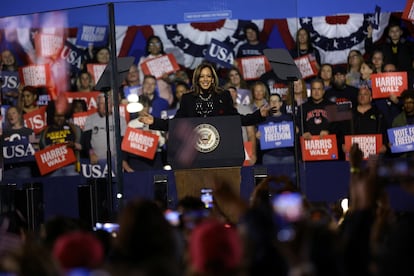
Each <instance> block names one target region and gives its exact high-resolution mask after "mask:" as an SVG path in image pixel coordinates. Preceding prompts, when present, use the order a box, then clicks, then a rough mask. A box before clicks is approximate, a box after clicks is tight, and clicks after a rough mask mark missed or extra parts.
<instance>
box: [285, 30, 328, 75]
mask: <svg viewBox="0 0 414 276" xmlns="http://www.w3.org/2000/svg"><path fill="white" fill-rule="evenodd" d="M295 43H296V44H295V47H294V48H293V49H292V50H290V51H289V52H290V55H291V56H292V58H293V59H296V58H299V57H302V56H306V55H311V56H312V57H314V58H315V60H316V69H317V70H318V71H319V68H320V64H321V55H320V53H319V51H318V50H317V49H316V48H315V47H313V46H312V41H311V37H310V34H309V31H308V30H307V29H305V28H300V29H299V30H298V31H297V32H296V40H295Z"/></svg>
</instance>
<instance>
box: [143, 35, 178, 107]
mask: <svg viewBox="0 0 414 276" xmlns="http://www.w3.org/2000/svg"><path fill="white" fill-rule="evenodd" d="M165 54H166V53H165V51H164V45H163V43H162V41H161V38H159V37H158V36H150V37H149V38H148V39H147V44H146V47H145V55H144V56H142V57H141V58H140V59H139V62H138V71H139V80H140V82H141V85H142V83H143V81H144V72H143V71H142V67H141V66H142V63H143V62H144V61H146V60H148V59H152V58H156V57H160V56H162V55H165ZM157 88H158V91H159V95H160V97H161V98H163V99H165V100H167V101H168V104H169V105H170V106H171V105H172V103H173V102H174V94H173V90H172V86H171V84H170V76H169V75H168V74H164V76H163V77H162V78H161V79H158V80H157Z"/></svg>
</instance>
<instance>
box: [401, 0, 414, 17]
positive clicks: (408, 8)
mask: <svg viewBox="0 0 414 276" xmlns="http://www.w3.org/2000/svg"><path fill="white" fill-rule="evenodd" d="M401 18H402V19H406V20H409V21H414V0H408V1H407V4H406V5H405V9H404V11H403V14H402V16H401Z"/></svg>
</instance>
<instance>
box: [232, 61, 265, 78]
mask: <svg viewBox="0 0 414 276" xmlns="http://www.w3.org/2000/svg"><path fill="white" fill-rule="evenodd" d="M237 64H238V65H239V69H240V73H241V74H242V76H243V78H244V79H245V80H257V79H259V78H260V76H261V75H263V74H264V73H266V72H268V71H270V70H271V69H272V67H271V66H270V63H269V60H268V59H267V57H266V56H253V57H244V58H238V59H237Z"/></svg>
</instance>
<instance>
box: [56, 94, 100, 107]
mask: <svg viewBox="0 0 414 276" xmlns="http://www.w3.org/2000/svg"><path fill="white" fill-rule="evenodd" d="M100 94H101V92H98V91H91V92H64V95H65V98H66V99H67V100H68V102H69V103H72V102H73V100H75V99H80V100H84V101H85V102H86V106H87V107H88V110H91V109H97V108H98V104H97V99H98V96H99V95H100Z"/></svg>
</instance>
